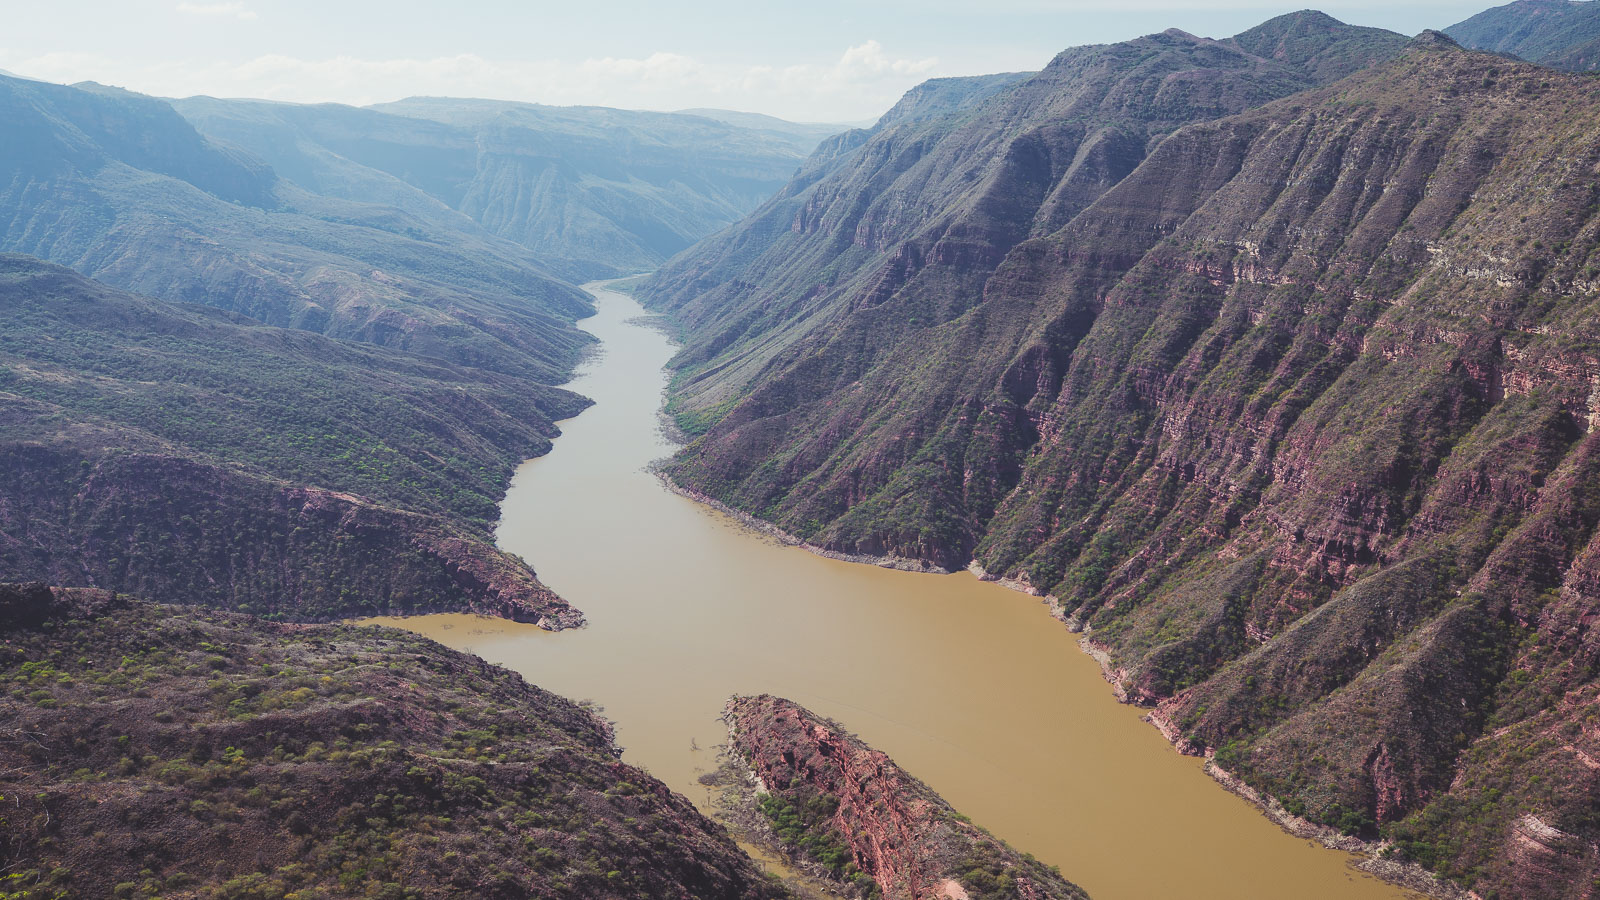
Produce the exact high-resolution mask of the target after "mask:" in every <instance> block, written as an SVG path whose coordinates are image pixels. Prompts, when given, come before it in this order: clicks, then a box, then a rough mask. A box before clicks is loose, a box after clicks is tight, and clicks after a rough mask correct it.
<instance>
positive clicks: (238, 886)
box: [0, 585, 781, 900]
mask: <svg viewBox="0 0 1600 900" xmlns="http://www.w3.org/2000/svg"><path fill="white" fill-rule="evenodd" d="M0 639H3V642H0V723H3V724H0V795H3V797H4V803H0V892H4V893H5V895H6V896H8V897H36V898H65V897H155V896H161V897H172V898H202V897H204V898H251V900H267V898H286V897H328V896H341V897H346V896H348V897H354V896H360V897H386V898H428V897H462V896H472V897H489V898H502V897H503V898H513V897H517V898H521V897H570V898H578V897H583V898H589V897H618V898H621V897H628V898H634V897H661V898H751V900H754V898H767V897H777V896H780V895H781V889H779V888H777V887H775V886H774V885H773V883H772V882H770V881H769V880H768V879H767V878H766V876H764V875H763V874H762V873H761V872H760V871H759V869H758V868H757V867H756V865H755V864H754V863H753V862H752V861H751V860H750V858H749V857H748V856H746V855H745V854H744V853H743V852H741V851H740V850H739V848H738V847H737V846H736V845H735V844H734V843H733V841H732V840H731V839H730V838H729V837H728V835H727V833H726V832H725V831H724V830H723V829H722V828H721V827H719V826H717V825H716V824H715V823H713V822H711V821H710V820H708V819H706V818H705V817H704V816H702V815H701V814H700V813H699V812H697V811H696V810H695V808H694V807H693V805H691V804H690V803H689V801H688V800H686V799H684V798H683V797H681V796H679V795H677V794H674V793H672V792H671V791H669V790H668V789H667V788H666V786H665V785H663V784H661V783H660V782H659V781H657V780H655V779H654V778H652V777H651V776H650V775H648V774H646V773H645V772H643V771H640V770H639V769H636V768H634V767H632V766H629V765H626V764H624V763H622V762H620V761H618V759H617V755H618V752H619V751H618V750H617V748H616V747H615V746H614V745H613V744H612V742H611V734H610V729H609V727H608V726H607V725H605V724H604V723H603V722H602V721H600V720H599V719H598V718H596V717H595V716H594V715H592V714H591V713H589V712H587V711H585V710H583V709H581V708H579V707H578V706H576V705H574V704H573V703H571V702H569V701H567V700H563V699H561V698H559V697H556V696H554V695H552V694H550V693H548V692H546V691H543V690H540V689H539V688H537V687H534V686H532V685H529V684H527V683H526V682H524V681H523V680H522V678H521V677H520V676H518V675H517V674H516V673H514V672H511V671H508V670H506V669H501V668H498V667H495V666H491V665H489V664H487V663H485V662H483V661H482V660H480V659H478V658H477V657H474V656H471V655H467V654H462V653H456V652H454V651H451V650H447V649H445V648H444V647H441V646H439V645H438V644H435V643H433V642H432V641H429V640H427V639H425V638H421V637H418V636H416V635H412V634H408V633H405V632H400V631H394V630H390V629H374V628H350V627H342V626H304V625H277V624H272V623H268V622H263V621H261V620H259V619H254V618H248V617H243V616H236V615H231V614H228V613H221V612H215V611H204V612H202V611H198V610H193V609H185V608H180V607H173V606H162V605H157V604H152V603H147V602H143V601H130V600H128V599H127V598H124V597H119V596H116V595H112V594H109V593H107V592H104V591H90V590H63V589H59V588H57V589H52V588H48V587H45V586H43V585H0Z"/></svg>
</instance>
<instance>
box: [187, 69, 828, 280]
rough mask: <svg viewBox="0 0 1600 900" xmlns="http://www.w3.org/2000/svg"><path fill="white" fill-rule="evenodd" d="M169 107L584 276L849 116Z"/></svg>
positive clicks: (205, 128)
mask: <svg viewBox="0 0 1600 900" xmlns="http://www.w3.org/2000/svg"><path fill="white" fill-rule="evenodd" d="M175 106H176V108H177V109H178V110H179V111H180V112H181V113H183V115H185V116H186V117H188V118H189V120H190V121H191V122H193V123H194V125H195V127H197V128H198V129H199V130H200V131H201V132H202V133H204V134H205V135H207V136H208V137H211V138H214V139H217V140H219V141H225V142H228V143H231V144H233V145H236V146H238V147H241V148H244V149H246V150H248V151H249V152H250V153H252V154H254V155H256V156H259V157H260V158H262V159H264V160H266V161H267V162H268V163H270V164H271V165H272V166H273V168H274V169H276V170H277V172H278V173H279V174H280V175H282V176H283V177H285V178H287V179H289V180H291V181H294V182H295V183H297V184H299V185H301V186H302V187H305V188H306V189H307V190H311V191H315V192H317V193H321V194H326V195H328V196H334V197H340V198H344V199H349V200H360V201H370V202H378V203H383V204H387V205H392V206H396V207H398V208H401V209H404V210H406V211H407V212H409V213H411V214H413V215H416V216H418V217H421V218H424V219H426V220H428V221H429V222H431V223H433V224H436V225H441V226H446V227H455V228H461V229H463V230H464V231H466V232H468V233H480V232H484V231H486V232H488V233H492V234H495V235H498V236H500V237H503V238H507V239H510V240H513V241H516V242H517V243H519V244H521V245H523V246H525V247H527V248H528V249H529V250H530V251H531V252H532V254H533V255H534V257H536V258H537V259H538V260H539V261H540V262H541V263H543V264H545V265H547V266H549V267H550V268H551V269H552V270H553V271H556V272H558V273H560V274H562V275H564V276H565V277H567V278H570V279H572V280H575V281H583V280H587V279H590V278H595V277H604V276H611V275H619V274H625V273H628V272H636V271H640V270H643V269H649V268H653V267H655V266H657V265H659V264H660V263H661V262H663V261H664V260H666V259H667V258H668V257H670V256H672V255H673V254H675V253H677V252H679V251H681V250H683V249H684V248H686V247H688V246H689V245H690V244H692V243H694V242H695V241H696V240H699V239H700V238H702V237H704V236H705V235H707V234H710V233H711V232H713V231H715V230H716V229H718V228H721V227H723V226H725V225H727V224H729V223H731V222H733V221H736V220H737V219H739V218H740V217H742V216H743V215H745V214H746V213H748V212H749V211H750V210H752V209H754V208H755V207H756V206H757V205H759V204H760V203H761V202H762V201H764V200H765V199H766V198H767V197H768V196H770V195H771V194H772V193H773V192H774V191H776V190H777V189H778V188H779V187H781V186H782V185H783V184H784V183H785V182H786V181H787V180H788V179H789V177H790V176H791V175H793V174H794V171H795V169H796V168H797V167H798V166H799V164H800V163H801V161H802V160H804V159H805V157H806V156H807V155H808V154H809V153H810V152H811V151H812V150H813V149H814V148H815V147H816V145H817V143H818V141H820V140H821V139H822V138H823V137H826V136H827V135H828V134H830V133H833V132H835V131H840V130H843V129H842V128H841V127H836V126H827V125H797V124H795V123H790V122H784V121H783V120H781V119H774V118H771V117H769V116H760V115H755V114H751V113H732V112H724V111H716V110H708V111H704V114H700V113H698V112H697V113H654V112H634V111H628V110H617V109H606V108H603V107H556V106H541V105H537V104H528V103H510V102H502V101H495V100H458V99H447V98H428V97H419V98H412V99H409V100H402V101H399V102H397V103H386V104H380V105H378V106H374V107H370V108H362V109H358V108H355V107H349V106H339V105H334V104H324V105H316V106H302V105H293V104H281V103H268V102H263V101H254V100H214V99H210V98H204V97H197V98H191V99H187V100H179V101H175Z"/></svg>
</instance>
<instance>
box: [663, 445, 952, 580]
mask: <svg viewBox="0 0 1600 900" xmlns="http://www.w3.org/2000/svg"><path fill="white" fill-rule="evenodd" d="M650 472H651V473H652V474H654V475H655V476H656V478H658V479H660V480H661V483H662V484H663V485H665V486H666V488H667V490H669V491H671V492H672V493H674V494H677V495H678V496H680V497H687V498H688V499H690V500H693V501H694V502H696V503H700V504H704V505H705V506H709V507H711V508H712V509H714V510H716V511H717V512H720V513H722V514H723V515H725V516H728V517H729V518H732V519H737V520H738V521H739V522H740V524H743V525H746V526H748V527H750V528H752V529H754V530H756V531H759V532H761V533H762V534H764V535H766V536H767V537H770V538H772V539H774V540H776V541H777V542H778V543H780V544H783V545H784V546H785V547H799V548H800V549H802V550H805V551H806V552H808V553H813V554H815V555H817V556H820V557H822V558H824V559H833V560H838V561H839V562H847V563H858V564H860V565H866V566H878V567H879V568H883V569H895V570H897V571H901V572H921V573H924V574H928V575H949V574H950V570H949V569H946V568H944V567H943V566H936V565H934V564H932V563H930V562H926V561H924V560H920V559H911V558H909V557H905V556H872V555H870V554H865V553H841V552H839V551H837V550H829V549H828V548H827V547H819V546H817V545H816V544H812V543H809V542H807V541H804V540H801V539H800V538H798V537H795V536H794V535H792V534H790V533H789V532H787V531H784V530H783V529H781V528H779V527H778V526H776V525H774V524H772V523H771V522H768V521H766V520H764V519H758V518H756V517H755V516H752V515H750V514H749V513H747V512H745V511H743V510H740V509H735V508H734V507H732V506H729V505H728V504H726V503H723V502H722V501H720V500H718V499H716V498H715V497H712V496H709V495H707V494H704V493H701V492H700V491H697V490H695V489H694V488H688V487H684V486H683V485H681V484H678V483H677V482H676V481H673V480H672V476H670V475H668V474H667V473H666V472H665V471H664V470H663V469H662V468H661V467H659V466H656V465H652V466H651V467H650Z"/></svg>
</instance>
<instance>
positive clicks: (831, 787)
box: [723, 695, 1088, 900]
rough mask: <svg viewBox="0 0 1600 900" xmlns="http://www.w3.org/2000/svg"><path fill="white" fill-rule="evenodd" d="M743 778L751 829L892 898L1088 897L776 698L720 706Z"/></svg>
mask: <svg viewBox="0 0 1600 900" xmlns="http://www.w3.org/2000/svg"><path fill="white" fill-rule="evenodd" d="M723 718H724V719H725V720H726V721H727V723H728V740H729V748H728V752H729V754H730V755H731V756H732V757H733V758H734V759H735V760H736V761H737V764H738V765H737V766H736V769H737V770H738V771H737V772H736V773H735V774H734V778H736V779H737V780H738V781H739V782H740V783H741V784H748V782H747V781H746V779H747V778H750V777H751V776H753V780H754V783H755V787H754V790H755V791H757V792H759V793H756V794H755V796H754V797H753V798H751V800H752V802H753V805H754V809H753V811H752V812H753V814H754V815H756V816H758V817H759V819H760V822H759V824H755V825H754V827H753V828H752V829H751V833H752V836H759V835H760V834H762V833H765V834H767V835H769V836H770V838H771V839H772V840H775V841H776V842H777V843H778V844H779V848H780V849H781V850H783V851H784V852H785V853H787V854H789V855H791V856H792V857H794V858H796V859H797V860H799V861H801V862H802V863H804V864H807V865H808V867H811V868H817V869H820V870H821V871H822V872H824V873H825V874H826V875H827V876H828V877H829V878H831V879H832V880H834V881H837V882H839V883H841V884H842V885H844V886H845V887H846V888H848V889H850V890H851V892H852V893H855V894H857V895H860V896H866V897H884V898H888V900H948V898H955V897H967V898H972V900H989V898H994V900H999V898H1012V897H1016V898H1028V900H1045V898H1051V900H1086V898H1087V896H1088V895H1087V894H1085V893H1084V892H1083V890H1082V889H1081V888H1079V887H1078V886H1077V885H1074V884H1072V883H1071V882H1069V881H1067V880H1066V879H1064V878H1062V877H1061V873H1060V872H1058V871H1056V870H1055V869H1054V868H1052V867H1048V866H1046V865H1044V864H1043V863H1041V862H1039V861H1038V860H1036V859H1034V858H1033V857H1032V856H1029V855H1027V854H1022V853H1018V852H1017V851H1015V850H1013V849H1011V848H1010V847H1009V846H1007V845H1006V844H1005V842H1003V841H1001V840H999V839H998V838H996V837H994V836H993V835H991V834H989V833H988V832H987V831H984V830H983V829H981V828H979V827H978V826H976V825H974V824H972V822H971V820H969V819H968V818H967V817H966V816H963V815H961V814H960V813H958V812H956V811H955V810H954V809H952V808H951V806H950V804H948V803H946V802H945V801H944V798H942V797H940V796H939V795H938V794H936V793H934V792H933V790H932V789H931V788H929V787H928V786H927V785H925V784H923V783H922V782H920V781H918V780H917V779H915V778H913V777H911V776H910V775H908V774H906V773H905V772H904V771H902V770H901V769H900V767H899V766H896V765H895V764H894V761H893V760H891V759H889V758H888V757H887V756H885V755H884V754H883V753H881V752H879V751H877V750H874V749H872V748H871V747H868V746H867V745H866V744H864V743H862V742H861V740H860V739H859V738H857V737H855V736H854V735H852V734H849V733H848V732H846V731H845V730H844V729H843V728H842V727H840V725H839V724H838V723H837V722H833V721H830V720H828V719H824V718H821V717H820V716H817V715H816V714H815V713H812V712H811V711H810V710H808V709H805V708H804V707H802V706H799V705H797V704H795V703H792V702H790V701H788V700H784V699H782V698H780V697H772V696H768V695H762V696H759V697H734V698H733V699H731V700H729V701H728V705H727V708H726V709H725V710H724V712H723Z"/></svg>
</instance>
